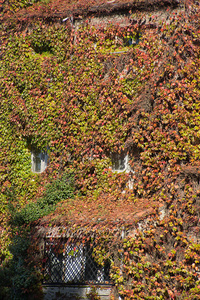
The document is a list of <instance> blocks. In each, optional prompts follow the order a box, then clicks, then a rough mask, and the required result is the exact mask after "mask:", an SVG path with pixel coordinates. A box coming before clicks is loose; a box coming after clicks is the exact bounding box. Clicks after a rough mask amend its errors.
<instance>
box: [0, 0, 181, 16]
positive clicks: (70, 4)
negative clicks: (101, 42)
mask: <svg viewBox="0 0 200 300" xmlns="http://www.w3.org/2000/svg"><path fill="white" fill-rule="evenodd" d="M179 4H180V1H178V0H139V1H137V0H132V1H127V0H110V1H107V0H88V1H84V0H80V1H70V0H57V1H50V3H48V4H44V3H37V4H35V5H33V6H31V7H28V8H26V9H21V10H19V11H18V12H16V13H13V12H10V11H9V7H7V6H4V5H6V3H5V2H4V3H3V4H1V5H2V7H3V9H2V10H3V12H4V13H3V16H2V18H3V20H6V19H7V18H8V17H11V18H12V17H13V16H15V18H17V19H18V20H23V21H26V20H27V19H34V18H36V19H47V20H49V21H50V20H56V19H63V18H66V17H69V16H73V18H75V19H79V18H80V19H81V18H84V17H88V16H101V15H110V14H112V13H119V12H120V13H123V12H129V11H130V10H132V11H134V10H139V11H152V10H153V11H155V10H156V9H158V8H163V7H166V6H172V7H177V6H178V5H179Z"/></svg>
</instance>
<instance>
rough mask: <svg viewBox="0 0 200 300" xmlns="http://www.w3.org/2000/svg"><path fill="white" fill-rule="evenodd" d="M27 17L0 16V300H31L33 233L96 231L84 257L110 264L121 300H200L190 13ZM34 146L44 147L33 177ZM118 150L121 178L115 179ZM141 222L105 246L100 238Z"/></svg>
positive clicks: (197, 76)
mask: <svg viewBox="0 0 200 300" xmlns="http://www.w3.org/2000/svg"><path fill="white" fill-rule="evenodd" d="M13 3H14V2H13ZM20 3H22V2H20ZM24 3H25V2H24ZM55 3H56V1H54V5H55ZM59 3H60V1H58V4H59ZM50 4H51V5H52V2H51V3H50ZM165 4H166V3H165ZM45 5H46V6H44V7H48V6H47V4H45ZM34 7H36V8H38V6H34V5H33V6H31V12H33V11H34ZM41 7H42V6H41ZM36 8H35V12H36V13H35V14H36V16H35V17H34V18H33V19H32V20H31V21H30V20H29V19H28V18H26V14H27V11H26V12H25V13H24V16H23V14H22V15H21V16H20V15H18V17H17V18H15V17H14V16H15V15H13V17H12V14H13V12H12V14H11V17H10V18H8V17H6V16H8V15H9V14H10V12H9V11H7V6H6V9H5V10H4V15H3V22H2V25H1V37H2V50H1V67H0V91H1V101H0V112H1V122H0V132H1V135H0V145H1V146H0V147H1V152H0V176H1V177H0V178H1V196H0V197H1V198H0V200H1V201H0V208H1V217H0V218H1V248H0V250H1V259H2V265H1V272H0V284H1V287H2V288H1V292H0V293H2V295H1V294H0V295H1V297H2V299H8V298H5V297H10V299H14V298H13V297H14V296H13V295H15V297H16V298H15V299H30V294H32V295H33V294H34V295H36V296H35V297H37V299H39V298H38V297H39V296H38V293H39V292H38V291H39V289H38V285H37V283H38V279H40V274H41V273H40V270H39V269H37V268H35V265H36V262H35V259H33V257H32V256H31V255H33V253H34V251H36V252H37V251H38V249H37V240H33V239H32V243H31V244H30V239H29V237H30V236H32V233H31V232H32V230H33V228H34V226H35V225H36V224H37V225H40V226H47V225H48V224H50V225H51V226H53V225H54V224H56V225H59V226H66V225H67V224H71V226H72V225H73V226H74V227H73V226H72V228H75V229H76V226H79V227H80V228H83V227H84V228H85V230H86V232H88V233H89V232H90V230H92V228H93V227H94V226H96V232H97V233H96V241H97V242H98V243H96V244H98V247H96V248H95V249H94V255H95V257H96V260H97V261H98V262H99V263H101V264H103V263H104V261H105V259H110V262H111V278H112V279H113V282H114V285H115V288H116V290H115V292H116V293H119V294H120V295H121V297H122V298H123V299H199V294H200V282H199V274H200V273H199V272H200V270H199V264H200V246H199V219H200V215H199V203H200V200H199V199H200V198H199V195H200V183H199V180H200V172H199V168H200V163H199V157H200V143H199V141H200V117H199V109H200V95H199V86H200V68H199V67H200V53H199V45H200V36H199V35H200V28H199V19H200V15H199V12H200V10H199V4H198V3H196V2H195V1H194V2H192V1H191V2H189V1H188V2H187V3H186V2H184V3H180V8H181V9H177V10H172V9H171V8H170V7H169V8H167V7H165V8H164V12H163V16H164V17H163V19H162V18H160V19H158V18H156V12H153V11H152V12H150V13H149V14H148V16H147V14H146V12H145V11H142V12H141V11H134V12H132V13H131V12H130V19H129V25H127V26H120V24H119V25H112V24H108V23H105V24H100V26H93V25H91V24H90V22H89V20H90V19H84V18H83V20H82V21H81V22H80V23H79V26H77V23H74V22H73V21H72V19H71V20H70V18H69V19H68V20H67V21H66V22H65V23H64V22H62V20H60V21H58V20H57V21H55V22H53V21H52V20H51V14H50V15H49V19H48V18H46V17H45V18H44V19H42V18H41V14H40V16H39V17H38V18H37V12H38V10H37V9H36ZM7 14H8V15H7ZM52 14H53V12H52ZM79 19H80V20H81V16H80V17H79ZM33 148H36V149H40V150H41V151H46V149H48V152H49V157H50V160H49V164H48V167H47V169H46V171H45V172H44V173H42V174H35V173H32V172H31V149H33ZM121 151H125V152H126V153H128V155H129V164H130V167H131V169H132V172H130V173H113V172H112V168H111V166H112V162H111V160H112V153H118V152H119V153H120V152H121ZM130 182H131V184H130ZM51 187H52V188H51ZM63 191H65V192H63ZM57 203H59V204H57ZM56 205H57V208H56ZM161 206H162V207H164V208H165V211H166V214H165V216H164V218H163V219H161V218H160V216H159V209H160V207H161ZM52 212H53V213H52ZM45 215H46V217H44V216H45ZM146 216H148V226H146V228H145V229H144V230H143V231H139V230H136V233H135V235H134V236H133V237H131V236H129V237H126V238H125V239H123V240H120V242H119V240H117V238H116V239H114V241H115V243H114V242H113V235H114V233H112V232H113V231H112V230H110V232H109V231H108V228H111V227H112V228H113V227H114V228H115V229H116V228H119V230H121V228H122V226H128V228H129V227H131V226H132V227H134V226H135V227H134V228H137V225H135V224H137V221H138V220H139V219H141V218H144V217H146ZM42 217H43V218H42ZM40 218H42V219H40ZM33 222H35V223H33ZM98 224H99V225H98ZM102 224H103V226H104V227H103V228H104V229H103V230H102ZM75 229H73V230H75ZM100 229H101V230H100ZM73 230H72V231H73ZM104 230H105V232H104ZM114 232H115V231H114ZM84 234H85V233H84ZM83 237H84V235H83ZM23 241H26V243H24V242H23ZM9 244H10V245H11V246H9ZM20 245H21V246H20ZM22 245H23V247H22ZM34 247H35V248H34ZM113 253H114V256H115V259H113ZM34 258H35V256H34ZM37 259H38V258H37ZM37 264H38V263H37ZM122 265H123V267H121V266H122ZM16 270H17V272H16ZM5 278H7V281H5ZM11 279H12V280H11ZM5 282H7V283H6V284H5ZM13 283H14V285H13ZM13 286H14V287H13ZM33 290H34V293H33ZM5 295H7V296H5ZM8 295H9V296H8ZM17 297H18V298H17ZM113 298H115V296H114V295H113Z"/></svg>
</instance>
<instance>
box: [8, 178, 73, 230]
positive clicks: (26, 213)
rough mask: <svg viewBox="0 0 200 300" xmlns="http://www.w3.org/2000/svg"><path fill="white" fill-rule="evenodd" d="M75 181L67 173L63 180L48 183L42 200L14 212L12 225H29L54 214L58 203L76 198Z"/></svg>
mask: <svg viewBox="0 0 200 300" xmlns="http://www.w3.org/2000/svg"><path fill="white" fill-rule="evenodd" d="M73 181H74V180H73V176H72V175H71V176H70V175H69V174H68V173H65V174H62V178H57V179H56V180H54V181H53V182H52V183H48V184H47V186H46V190H45V192H44V195H43V197H42V198H40V199H38V200H37V201H36V202H33V203H28V204H27V205H26V206H25V207H23V208H22V209H21V210H20V211H15V210H12V221H11V222H12V224H13V225H15V226H21V225H23V224H29V223H31V222H33V221H36V220H38V219H39V218H41V217H43V216H45V215H48V214H49V213H50V212H52V211H53V210H54V209H55V207H56V204H57V203H58V202H61V201H62V200H66V199H68V198H70V199H72V198H73V197H74V182H73Z"/></svg>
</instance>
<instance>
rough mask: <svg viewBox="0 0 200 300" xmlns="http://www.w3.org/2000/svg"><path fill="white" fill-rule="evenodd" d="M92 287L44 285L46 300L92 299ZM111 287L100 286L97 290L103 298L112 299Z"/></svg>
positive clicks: (103, 299) (102, 299)
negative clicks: (90, 296)
mask: <svg viewBox="0 0 200 300" xmlns="http://www.w3.org/2000/svg"><path fill="white" fill-rule="evenodd" d="M90 291H91V288H90V287H88V286H67V287H63V286H47V285H45V286H43V292H44V300H64V299H65V300H78V299H79V300H81V299H90V298H88V296H87V294H89V293H90ZM110 291H111V287H109V286H104V287H102V288H98V289H97V292H98V295H99V296H100V299H101V300H109V299H110Z"/></svg>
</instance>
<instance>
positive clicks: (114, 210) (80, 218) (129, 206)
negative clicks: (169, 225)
mask: <svg viewBox="0 0 200 300" xmlns="http://www.w3.org/2000/svg"><path fill="white" fill-rule="evenodd" d="M161 206H163V204H161V203H158V202H155V203H152V202H150V201H148V200H147V199H146V200H145V199H144V200H142V199H141V200H140V201H138V200H137V202H136V203H133V202H132V201H130V202H129V201H127V200H126V201H125V200H118V201H117V202H113V201H112V200H107V201H102V199H101V200H97V201H92V200H88V201H85V199H80V198H77V199H73V200H67V201H64V202H63V203H61V204H59V205H58V207H57V209H56V211H55V212H54V213H52V214H51V215H48V216H45V217H43V218H42V219H40V220H39V225H42V226H45V225H47V224H51V226H52V225H54V226H55V225H56V226H63V225H66V224H75V225H76V226H80V227H85V226H86V227H87V226H89V227H90V228H93V227H95V228H101V227H102V226H106V225H108V224H109V226H111V224H113V226H114V224H117V226H121V225H125V226H132V225H134V224H136V223H137V222H138V221H140V220H144V219H146V218H147V217H149V216H153V215H155V214H156V212H157V211H158V210H159V209H160V207H161Z"/></svg>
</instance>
